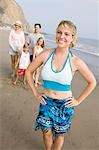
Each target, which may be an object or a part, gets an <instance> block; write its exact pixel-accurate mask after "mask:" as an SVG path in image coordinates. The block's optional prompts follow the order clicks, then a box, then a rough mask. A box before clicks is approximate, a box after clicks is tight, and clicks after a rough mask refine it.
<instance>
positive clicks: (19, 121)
mask: <svg viewBox="0 0 99 150" xmlns="http://www.w3.org/2000/svg"><path fill="white" fill-rule="evenodd" d="M8 49H9V46H8V34H7V32H5V31H0V150H43V149H44V147H43V142H42V136H41V132H36V131H33V128H32V124H33V123H34V122H35V117H36V114H37V111H38V106H39V104H38V102H37V101H36V100H35V98H34V96H33V94H32V92H31V90H30V89H29V87H28V85H25V86H24V85H23V83H22V80H20V81H19V82H18V84H17V85H16V86H14V85H13V84H12V80H11V78H10V70H11V68H10V57H9V55H8ZM86 57H87V55H86ZM90 67H91V64H90ZM92 68H93V69H94V67H92ZM97 69H99V68H97ZM85 85H86V82H85V81H84V79H83V78H82V77H81V76H80V75H79V74H78V73H77V75H76V76H75V77H74V80H73V85H72V86H73V93H74V96H75V97H76V96H78V95H79V94H80V92H81V90H82V89H83V88H84V86H85ZM39 90H40V91H42V88H41V87H39ZM98 99H99V85H98V84H97V87H96V89H95V90H94V92H93V93H92V94H91V95H90V96H89V97H88V98H87V99H86V100H85V101H84V102H83V103H82V104H80V105H79V106H78V107H75V115H74V118H73V122H72V126H71V130H70V132H69V133H68V135H66V137H65V143H64V147H63V150H98V149H99V100H98Z"/></svg>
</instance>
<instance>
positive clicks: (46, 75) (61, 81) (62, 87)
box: [41, 49, 72, 91]
mask: <svg viewBox="0 0 99 150" xmlns="http://www.w3.org/2000/svg"><path fill="white" fill-rule="evenodd" d="M55 51H56V49H55V50H54V51H53V52H52V53H51V55H50V56H49V58H48V59H47V61H46V62H45V63H44V65H43V67H42V70H41V78H42V80H43V87H44V88H45V89H48V90H55V91H71V81H72V65H71V62H70V57H71V56H72V53H71V52H69V53H68V56H67V58H66V60H65V63H64V65H63V67H62V69H61V70H59V71H55V70H54V68H53V65H52V62H53V59H54V55H55Z"/></svg>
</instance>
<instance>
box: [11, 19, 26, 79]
mask: <svg viewBox="0 0 99 150" xmlns="http://www.w3.org/2000/svg"><path fill="white" fill-rule="evenodd" d="M24 43H25V36H24V32H23V31H22V23H21V22H20V21H16V22H15V23H14V25H13V28H12V29H11V32H10V34H9V45H10V50H9V55H10V56H11V68H12V74H11V77H14V76H15V64H16V62H17V59H18V57H19V55H20V53H21V51H22V48H23V45H24Z"/></svg>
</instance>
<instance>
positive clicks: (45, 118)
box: [35, 97, 74, 134]
mask: <svg viewBox="0 0 99 150" xmlns="http://www.w3.org/2000/svg"><path fill="white" fill-rule="evenodd" d="M45 101H46V105H43V104H40V107H39V113H38V116H37V118H36V124H35V130H38V129H41V130H43V131H48V130H49V129H51V130H52V131H53V132H54V133H55V134H64V133H66V132H67V131H68V130H69V129H70V125H71V121H72V118H73V115H74V107H70V108H67V107H66V106H65V105H64V104H65V103H66V101H67V100H66V99H61V100H58V99H53V98H50V97H46V98H45Z"/></svg>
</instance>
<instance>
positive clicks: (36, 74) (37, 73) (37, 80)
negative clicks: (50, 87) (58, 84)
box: [35, 68, 40, 87]
mask: <svg viewBox="0 0 99 150" xmlns="http://www.w3.org/2000/svg"><path fill="white" fill-rule="evenodd" d="M39 75H40V68H38V69H37V70H36V73H35V86H36V87H37V84H40V83H39Z"/></svg>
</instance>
